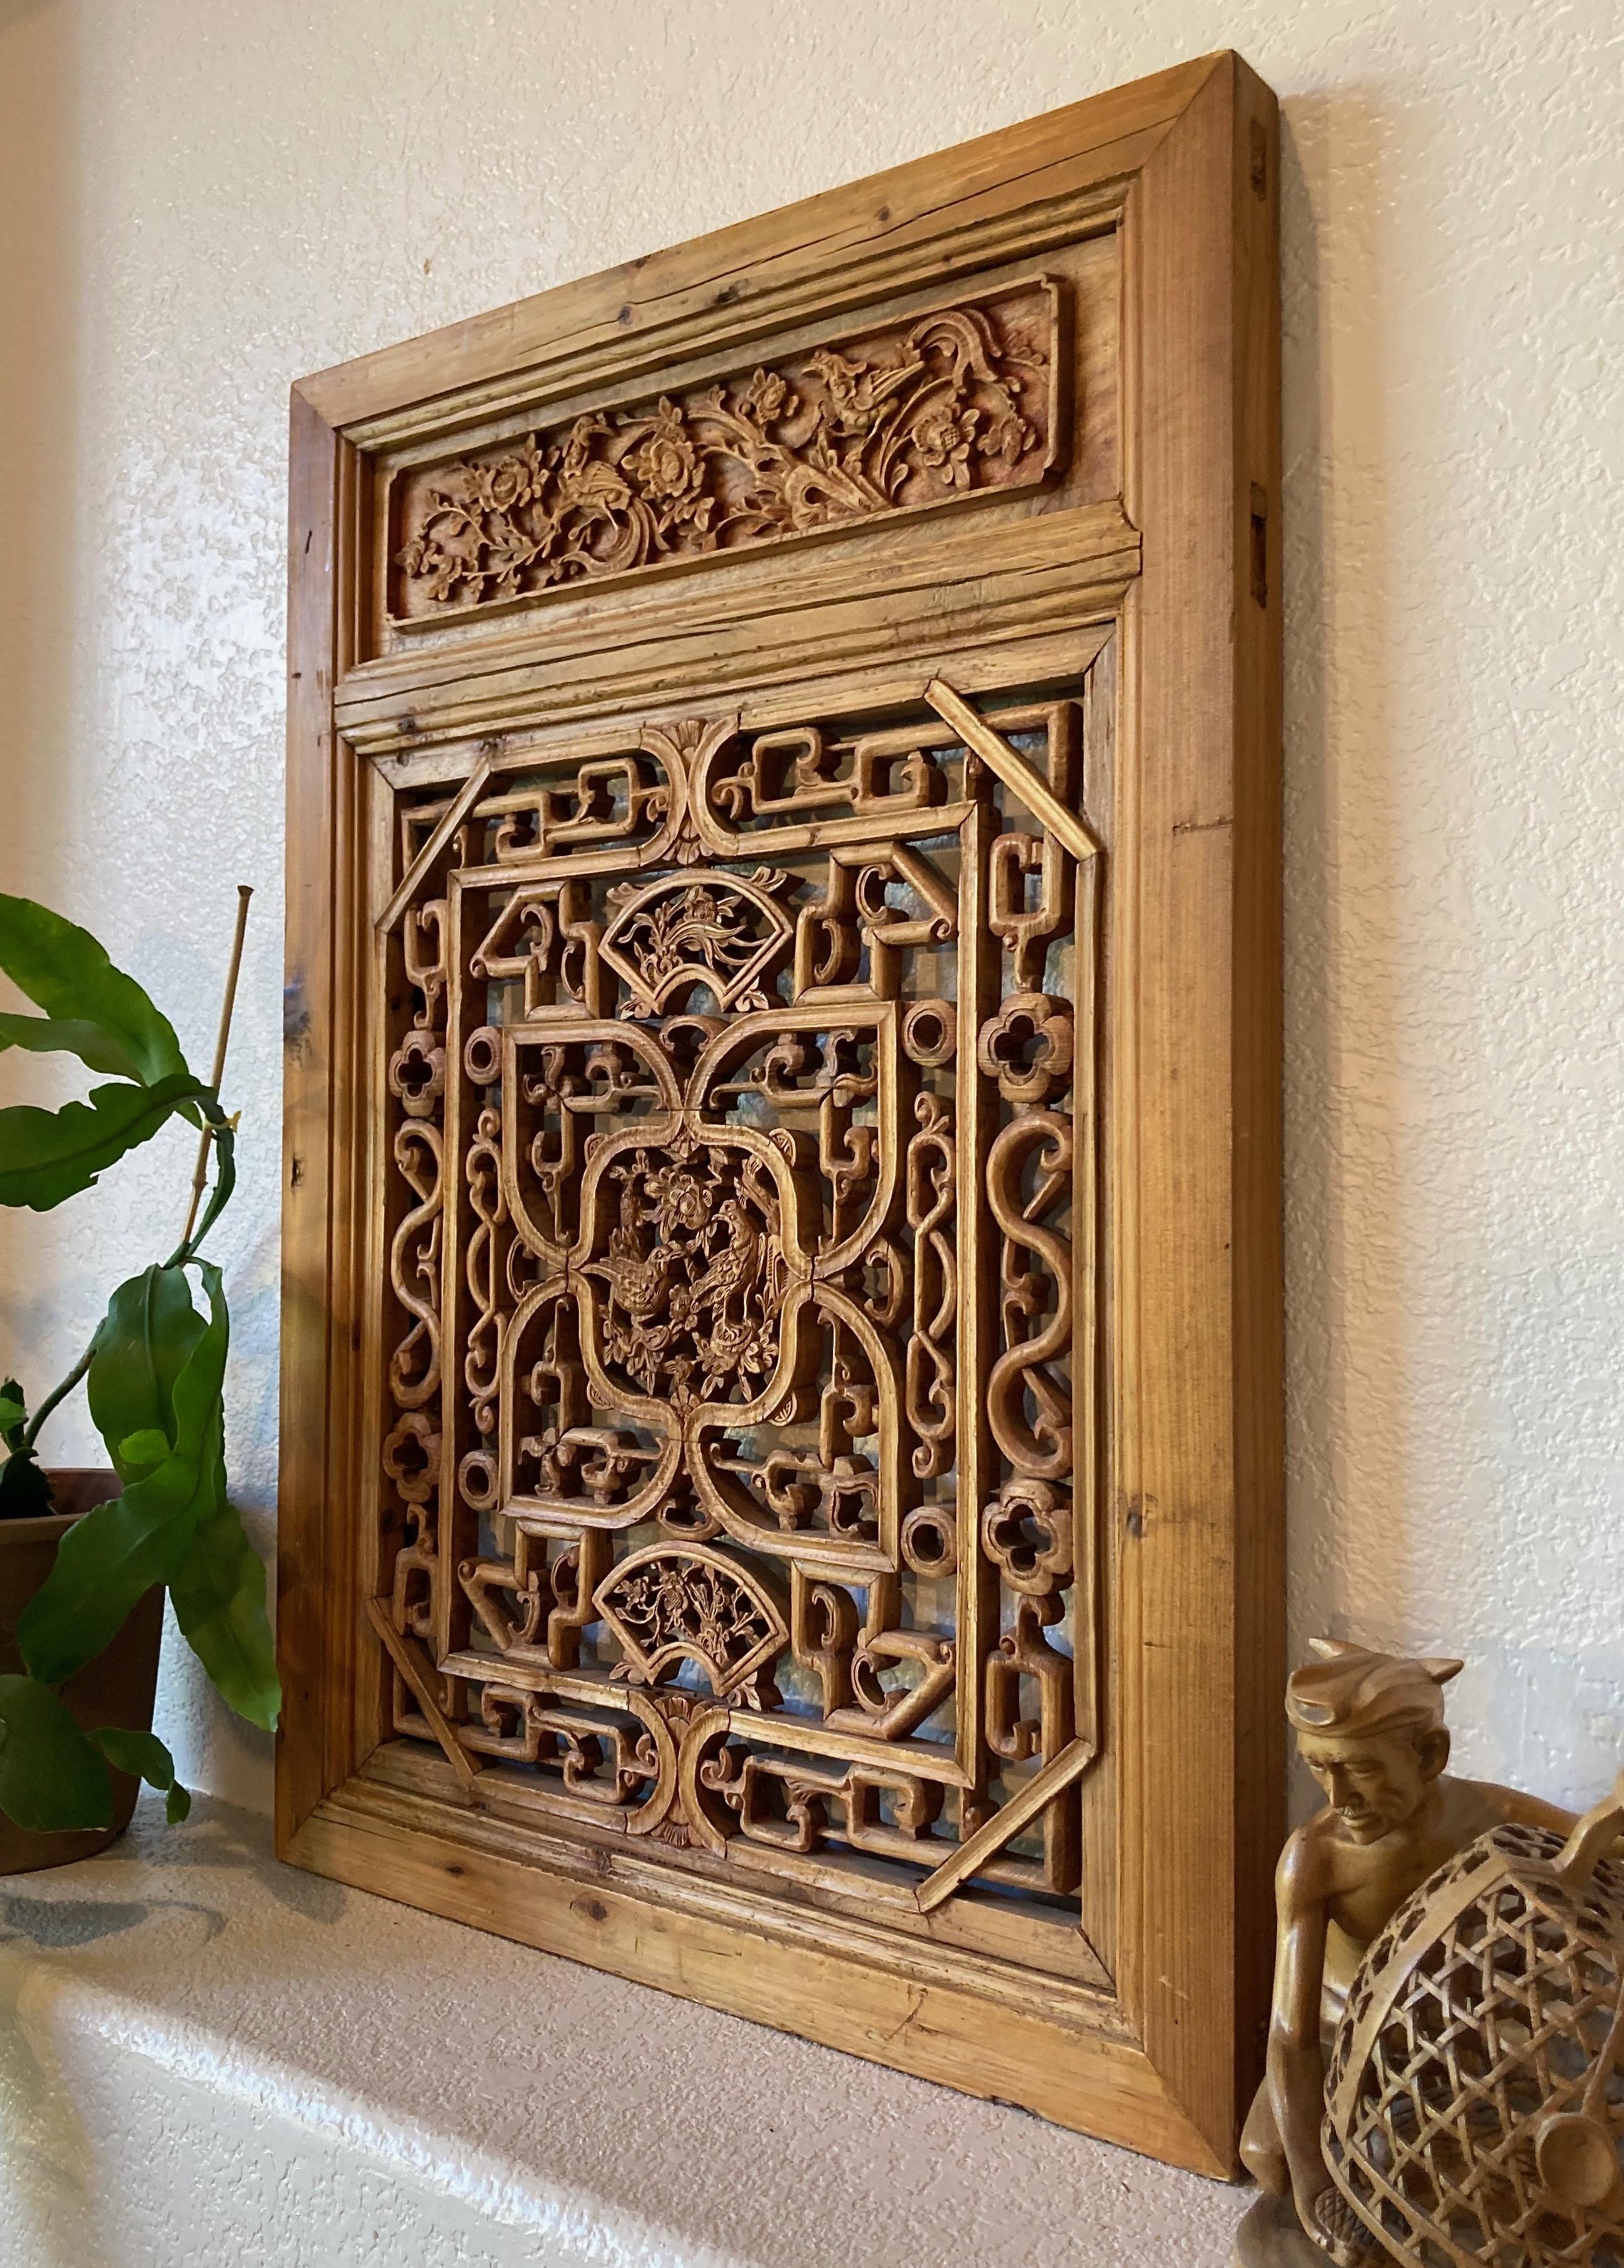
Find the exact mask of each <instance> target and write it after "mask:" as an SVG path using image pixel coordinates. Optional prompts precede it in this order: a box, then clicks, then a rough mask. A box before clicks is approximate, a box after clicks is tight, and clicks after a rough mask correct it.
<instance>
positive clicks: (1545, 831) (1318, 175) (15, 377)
mask: <svg viewBox="0 0 1624 2268" xmlns="http://www.w3.org/2000/svg"><path fill="white" fill-rule="evenodd" d="M1616 24H1617V16H1616V10H1615V8H1614V7H1613V4H1612V0H1569V4H1567V5H1562V4H1556V0H1550V4H1539V5H1537V6H1536V5H1533V4H1523V5H1518V6H1508V5H1504V4H1501V5H1493V4H1487V0H1424V4H1423V0H1403V4H1385V5H1361V4H1358V0H1308V4H1293V0H1231V4H1229V5H1226V6H1220V5H1217V4H1215V0H1156V4H1153V5H1149V6H1147V5H1144V4H1142V0H1135V4H1130V0H1093V4H1091V5H1084V4H1083V0H998V4H996V5H995V6H993V7H988V5H987V4H986V0H870V4H868V5H865V6H862V7H852V6H847V7H827V6H812V5H811V4H807V0H775V4H771V5H768V4H766V0H480V4H474V0H337V4H334V0H326V4H320V5H318V4H313V0H209V4H207V5H200V4H198V0H96V4H89V0H85V4H74V0H0V232H3V234H0V260H3V261H4V268H3V269H0V326H3V328H0V514H3V515H4V527H0V799H3V803H0V808H4V814H5V818H4V826H3V827H0V886H4V887H8V888H25V889H26V890H28V891H30V892H31V893H33V894H35V895H42V896H44V897H46V898H48V899H49V900H51V901H52V902H55V904H57V905H58V906H60V907H62V908H63V909H65V910H68V911H70V912H72V913H74V914H76V915H77V916H79V917H82V918H84V919H85V920H87V921H89V922H91V923H92V924H93V926H94V927H95V928H96V929H97V930H98V931H99V933H100V934H101V935H102V936H103V937H104V939H106V940H107V943H108V945H109V946H110V947H111V948H112V949H113V951H114V954H115V956H116V957H119V958H121V959H123V960H124V961H127V962H128V964H129V966H130V967H132V968H135V969H136V971H137V972H138V973H139V974H140V975H141V976H143V978H145V979H146V980H147V981H148V983H150V984H151V987H152V989H153V990H154V991H155V992H156V993H157V994H158V997H159V998H160V999H162V1000H164V1001H165V1002H166V1003H167V1004H169V1005H171V1006H172V1008H173V1011H174V1012H175V1016H176V1020H177V1022H178V1024H179V1025H180V1029H181V1033H182V1035H183V1038H184V1040H185V1041H186V1042H187V1045H188V1047H189V1048H190V1049H192V1050H193V1051H194V1054H195V1060H198V1061H206V1059H207V1056H208V1050H209V1035H210V1033H211V1030H212V1024H213V1018H214V1013H215V1003H216V999H217V986H218V974H219V968H220V963H221V960H222V956H223V952H224V939H225V937H226V934H227V931H228V928H229V923H230V919H231V908H232V902H233V894H232V887H231V886H232V884H233V883H234V882H236V881H237V880H239V879H240V880H247V881H252V882H254V884H255V885H257V887H258V889H259V893H260V895H259V896H258V898H257V900H256V902H255V915H254V927H253V931H252V933H251V940H250V945H249V951H248V958H247V961H246V970H245V983H244V991H243V998H242V1007H241V1015H240V1020H239V1031H238V1038H237V1042H236V1047H235V1050H234V1055H233V1061H232V1065H231V1078H230V1082H229V1087H228V1100H229V1101H231V1103H233V1104H240V1105H241V1106H242V1108H243V1112H244V1121H243V1136H242V1158H243V1165H244V1170H245V1184H246V1185H245V1189H244V1193H243V1196H242V1197H241V1199H240V1201H239V1204H238V1205H237V1207H236V1209H235V1211H234V1212H233V1213H232V1215H231V1217H230V1219H229V1222H228V1224H227V1226H226V1229H225V1233H224V1234H223V1236H222V1238H221V1240H220V1248H221V1250H222V1252H223V1253H224V1256H225V1257H226V1258H227V1259H228V1261H229V1263H230V1276H231V1289H232V1295H233V1300H234V1305H235V1313H236V1329H237V1341H236V1344H237V1353H236V1359H235V1363H234V1367H233V1371H232V1375H231V1418H232V1437H231V1453H232V1457H233V1461H234V1466H235V1470H236V1474H237V1476H238V1480H239V1488H240V1491H241V1493H242V1495H243V1498H244V1499H245V1501H246V1503H247V1504H249V1505H250V1506H254V1507H257V1508H259V1509H260V1510H261V1513H264V1512H265V1511H266V1509H267V1508H268V1506H269V1504H270V1502H271V1499H272V1491H273V1476H274V1465H275V1450H276V1442H275V1410H276V1381H275V1368H276V1353H275V1347H276V1154H277V1114H278V1108H279V1086H278V1082H279V1064H278V1050H277V1005H278V988H279V981H280V958H281V939H280V901H281V891H280V875H279V870H280V863H281V856H282V851H281V811H282V747H281V726H282V641H283V556H282V554H283V449H284V424H285V413H286V394H287V387H288V382H289V380H290V379H291V378H293V377H294V376H296V375H298V373H300V372H305V371H307V370H311V369H314V368H318V367H320V366H321V365H326V364H329V363H333V362H336V361H339V360H340V359H342V358H343V357H347V356H350V355H355V354H358V353H361V352H363V351H364V350H367V349H369V348H371V347H375V346H379V345H382V344H384V343H385V342H387V341H390V340H393V339H397V338H400V337H403V336H405V335H408V334H409V333H412V332H415V331H418V330H422V329H424V328H428V327H429V326H430V325H433V324H436V323H440V322H444V321H445V320H449V319H451V318H452V317H456V316H459V315H465V314H468V313H474V312H475V311H477V310H479V309H481V308H483V307H487V306H492V305H495V304H496V303H498V302H500V301H503V300H505V299H509V298H514V297H517V296H518V295H519V294H521V293H524V292H526V291H534V290H536V289H538V288H540V286H543V285H546V284H553V283H555V282H558V281H560V280H561V279H562V278H565V277H568V276H575V275H577V274H580V273H583V272H585V271H588V270H591V269H596V268H599V267H601V266H603V265H605V264H606V263H607V262H610V261H618V260H621V259H622V258H625V257H627V256H628V255H629V254H636V253H639V252H643V251H646V250H649V249H650V248H652V247H656V246H658V245H661V244H664V243H666V242H670V241H672V240H674V239H680V238H682V237H685V236H687V235H689V234H691V233H693V232H696V231H699V230H702V229H707V228H712V227H715V226H717V225H720V224H722V223H724V222H727V221H731V220H736V219H739V218H740V217H744V216H746V215H748V214H750V213H753V212H755V211H757V210H761V209H763V208H766V207H768V206H771V205H775V204H778V203H783V202H784V201H786V200H788V199H790V198H793V197H797V196H800V195H805V194H806V193H808V192H810V191H812V190H816V189H819V188H825V187H826V186H827V185H829V184H831V183H834V182H836V181H841V180H848V179H850V178H852V177H855V176H856V175H859V174H862V173H867V172H869V171H871V169H873V168H875V167H878V166H885V165H888V164H891V163H893V162H894V161H896V160H898V159H901V158H908V157H911V156H913V155H915V154H916V153H918V152H921V151H929V150H933V149H937V148H940V147H942V146H944V145H945V144H950V143H952V142H954V141H957V140H959V139H961V138H963V137H964V136H968V135H972V134H976V133H979V132H981V131H982V130H984V129H988V128H990V127H995V126H999V125H1003V124H1004V123H1006V122H1010V121H1012V120H1015V119H1018V118H1020V117H1023V116H1025V115H1027V114H1031V113H1033V112H1035V111H1039V110H1041V109H1044V108H1047V107H1050V106H1052V105H1054V104H1057V103H1061V102H1065V101H1069V100H1071V99H1074V98H1075V97H1077V96H1079V95H1083V94H1086V93H1089V92H1091V91H1093V90H1095V89H1097V88H1100V87H1104V86H1106V85H1111V84H1112V83H1113V82H1116V81H1120V80H1124V79H1128V78H1131V77H1136V76H1138V75H1139V74H1141V73H1143V72H1144V71H1147V70H1153V69H1156V68H1157V67H1159V66H1161V65H1163V64H1165V63H1172V62H1175V61H1177V60H1179V59H1180V58H1183V57H1186V56H1188V55H1196V54H1200V53H1201V52H1203V51H1205V50H1208V49H1210V48H1217V47H1221V46H1225V45H1231V46H1236V47H1238V48H1241V50H1242V51H1243V52H1244V53H1245V54H1246V55H1247V56H1248V58H1249V59H1250V61H1251V62H1252V63H1253V64H1254V65H1255V66H1256V67H1257V68H1258V69H1259V70H1260V71H1261V72H1262V73H1263V74H1264V75H1265V77H1268V79H1269V80H1270V81H1271V82H1272V83H1273V85H1275V87H1276V88H1277V90H1278V91H1279V93H1280V95H1281V97H1282V102H1283V107H1284V117H1285V157H1284V164H1283V178H1284V236H1285V255H1284V256H1285V320H1286V354H1285V417H1286V465H1287V480H1286V499H1285V506H1286V522H1287V525H1286V536H1287V578H1286V593H1287V605H1288V625H1287V650H1288V673H1287V698H1286V770H1287V782H1288V799H1289V823H1288V831H1287V857H1288V865H1289V874H1288V907H1289V949H1290V961H1289V1019H1290V1021H1289V1047H1288V1064H1289V1082H1290V1094H1289V1148H1288V1159H1289V1170H1290V1243H1289V1258H1290V1377H1291V1386H1290V1459H1291V1498H1290V1502H1291V1538H1292V1594H1293V1602H1294V1636H1295V1638H1296V1641H1297V1643H1298V1645H1299V1646H1300V1643H1301V1641H1302V1639H1303V1638H1304V1636H1305V1635H1306V1634H1307V1632H1308V1631H1311V1630H1312V1629H1314V1628H1317V1627H1319V1626H1321V1625H1324V1624H1330V1625H1331V1626H1333V1627H1334V1628H1336V1629H1337V1630H1339V1631H1344V1632H1347V1633H1350V1634H1353V1635H1356V1636H1361V1637H1364V1638H1370V1639H1372V1640H1385V1641H1390V1642H1391V1641H1408V1642H1412V1643H1414V1644H1416V1645H1425V1646H1429V1647H1436V1648H1448V1649H1451V1650H1453V1651H1458V1652H1459V1653H1464V1654H1466V1655H1467V1656H1469V1657H1470V1662H1471V1667H1470V1668H1469V1670H1468V1673H1467V1675H1466V1677H1465V1678H1464V1679H1463V1680H1462V1681H1461V1683H1460V1685H1459V1688H1458V1689H1457V1690H1458V1694H1459V1699H1458V1701H1457V1703H1456V1706H1455V1717H1456V1721H1457V1724H1458V1726H1459V1729H1460V1732H1461V1734H1463V1735H1464V1745H1465V1747H1466V1749H1467V1751H1468V1752H1469V1754H1470V1755H1471V1756H1472V1757H1473V1759H1474V1760H1475V1761H1476V1762H1477V1764H1479V1765H1480V1766H1481V1768H1483V1769H1487V1770H1490V1771H1497V1772H1503V1773H1505V1774H1508V1775H1510V1776H1511V1777H1513V1778H1525V1779H1527V1780H1528V1781H1530V1782H1532V1783H1534V1784H1537V1785H1538V1786H1540V1787H1542V1788H1544V1789H1547V1790H1548V1791H1549V1792H1551V1793H1554V1794H1562V1795H1576V1794H1579V1793H1588V1792H1590V1791H1592V1790H1594V1789H1595V1788H1596V1787H1597V1786H1598V1784H1599V1783H1600V1782H1602V1781H1603V1780H1604V1779H1605V1778H1606V1777H1608V1776H1609V1775H1610V1774H1611V1772H1612V1771H1613V1768H1614V1766H1615V1765H1616V1764H1618V1763H1619V1762H1620V1761H1624V1641H1621V1640H1620V1636H1619V1629H1620V1614H1619V1608H1620V1600H1621V1598H1624V1519H1620V1513H1621V1512H1624V1501H1621V1498H1624V1488H1621V1479H1624V1392H1621V1391H1620V1385H1621V1381H1620V1367H1621V1366H1620V1321H1619V1318H1620V1314H1621V1313H1624V1298H1621V1296H1620V1290H1621V1285H1624V1231H1621V1227H1620V1223H1621V1221H1624V1142H1621V1141H1620V1138H1619V1130H1620V1123H1621V1121H1624V1108H1621V1107H1620V1106H1621V1105H1624V1074H1621V1072H1620V1022H1621V1020H1624V1019H1621V1007H1624V950H1621V948H1620V923H1619V920H1618V915H1617V901H1618V889H1619V879H1620V854H1621V853H1624V783H1621V782H1620V774H1619V760H1618V740H1619V733H1618V727H1617V724H1616V721H1615V720H1616V718H1618V717H1619V715H1620V712H1621V711H1624V626H1621V625H1624V574H1621V572H1620V525H1619V506H1620V475H1624V415H1621V414H1620V409H1621V405H1620V369H1621V368H1624V289H1621V288H1620V283H1621V279H1620V272H1619V260H1620V244H1621V243H1624V164H1621V161H1620V146H1621V135H1620V128H1621V126H1624V120H1621V118H1620V63H1621V61H1624V52H1621V48H1620V34H1619V32H1618V30H1617V28H1616ZM7 1074H8V1079H9V1078H10V1065H9V1064H8V1066H7ZM46 1076H47V1075H46V1074H44V1073H40V1079H41V1081H42V1082H43V1080H44V1079H45V1078H46ZM186 1152H187V1144H186V1141H185V1138H184V1137H183V1136H181V1135H180V1133H179V1132H178V1131H177V1132H175V1133H173V1135H172V1136H171V1137H170V1138H169V1143H168V1147H167V1148H166V1150H165V1154H164V1155H163V1156H162V1157H161V1158H160V1157H159V1156H158V1155H156V1154H152V1153H148V1154H146V1155H144V1156H143V1157H142V1158H140V1159H138V1160H131V1161H129V1162H127V1164H126V1165H125V1166H124V1167H121V1169H120V1170H119V1171H118V1172H117V1173H116V1174H115V1175H113V1176H112V1177H110V1179H109V1182H108V1183H107V1186H106V1187H105V1188H104V1189H102V1190H101V1191H99V1192H98V1193H96V1194H94V1195H92V1197H87V1198H84V1199H81V1200H79V1201H78V1202H77V1204H74V1205H73V1206H71V1207H70V1209H68V1210H67V1211H63V1212H62V1213H60V1214H57V1215H55V1216H52V1217H49V1218H48V1219H45V1220H44V1221H43V1222H40V1223H37V1224H36V1223H34V1222H33V1221H31V1220H24V1221H22V1222H18V1221H15V1220H11V1219H7V1220H5V1221H4V1222H0V1356H3V1357H4V1359H7V1360H15V1361H16V1362H17V1363H18V1365H19V1366H21V1367H22V1368H24V1369H25V1370H26V1373H28V1376H29V1379H30V1381H31V1382H33V1383H34V1384H36V1385H37V1384H38V1383H39V1381H41V1380H43V1379H44V1378H45V1376H46V1375H47V1373H50V1372H53V1371H55V1369H57V1368H60V1367H61V1366H62V1365H63V1364H65V1362H66V1361H67V1360H68V1359H70V1357H71V1355H72V1354H73V1353H74V1352H75V1351H77V1347H78V1346H79V1344H81V1343H82V1341H83V1338H84V1336H85V1332H86V1330H87V1329H88V1328H89V1326H90V1324H91V1323H92V1321H93V1319H94V1316H95V1314H96V1313H97V1311H98V1309H99V1305H100V1302H101V1300H102V1299H103V1297H104V1296H105V1292H106V1291H107V1287H108V1285H110V1283H111V1282H112V1281H113V1280H114V1278H115V1277H116V1276H117V1275H121V1274H123V1273H126V1272H128V1271H129V1270H131V1269H133V1268H135V1267H136V1266H138V1265H141V1264H143V1263H144V1262H145V1261H146V1260H147V1259H148V1258H149V1257H151V1256H155V1255H156V1254H158V1252H159V1251H160V1250H161V1249H162V1248H163V1246H164V1243H165V1241H166V1240H167V1239H168V1238H169V1237H170V1236H171V1235H172V1233H173V1229H174V1226H175V1225H176V1221H177V1218H178V1216H179V1215H180V1212H181V1211H182V1210H183V1203H184V1201H183V1197H182V1191H181V1183H182V1181H183V1180H184V1176H185V1172H186V1167H187V1156H186ZM55 1440H56V1445H57V1449H58V1454H59V1455H61V1456H62V1457H64V1458H65V1457H66V1456H67V1455H68V1454H70V1452H72V1451H74V1450H75V1449H77V1448H81V1447H84V1446H85V1442H84V1440H83V1436H82V1434H81V1437H80V1439H79V1440H77V1441H76V1440H74V1438H73V1428H72V1427H70V1426H63V1427H62V1429H60V1431H59V1432H57V1434H56V1436H55ZM261 1534H264V1535H268V1520H263V1519H262V1521H261ZM164 1710H165V1729H167V1730H168V1731H170V1733H171V1734H173V1736H175V1737H176V1739H177V1741H178V1743H179V1746H180V1749H181V1752H182V1757H183V1764H184V1767H185V1769H186V1770H187V1774H188V1776H189V1777H191V1778H193V1779H194V1780H195V1783H197V1784H200V1785H202V1786H205V1787H212V1788H215V1789H216V1790H218V1791H220V1792H222V1793H232V1794H235V1795H237V1796H238V1797H239V1798H240V1799H243V1800H248V1801H250V1802H254V1803H263V1802H264V1801H265V1800H266V1799H267V1795H268V1761H267V1755H266V1749H265V1745H264V1744H261V1743H259V1742H255V1741H254V1739H253V1738H252V1737H251V1736H247V1735H245V1734H243V1733H241V1732H240V1730H239V1729H234V1728H232V1727H231V1726H230V1725H229V1724H228V1723H227V1721H226V1719H224V1714H223V1712H218V1711H217V1710H216V1709H215V1708H214V1707H213V1706H212V1705H210V1704H209V1701H208V1700H207V1697H205V1696H202V1695H201V1694H200V1693H199V1690H198V1689H197V1686H196V1683H195V1680H194V1679H193V1678H192V1677H191V1675H190V1674H189V1673H188V1671H187V1669H186V1668H185V1667H184V1666H183V1665H177V1666H174V1667H173V1668H172V1672H171V1675H170V1678H169V1682H168V1683H167V1685H166V1688H165V1703H164Z"/></svg>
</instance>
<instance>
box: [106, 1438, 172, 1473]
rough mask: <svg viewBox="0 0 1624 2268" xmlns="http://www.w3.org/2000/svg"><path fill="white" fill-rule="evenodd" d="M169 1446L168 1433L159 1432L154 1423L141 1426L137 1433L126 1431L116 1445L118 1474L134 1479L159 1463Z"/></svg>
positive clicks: (167, 1452) (161, 1461) (167, 1451)
mask: <svg viewBox="0 0 1624 2268" xmlns="http://www.w3.org/2000/svg"><path fill="white" fill-rule="evenodd" d="M171 1446H172V1444H171V1442H170V1439H169V1436H168V1434H167V1433H160V1432H158V1428H157V1426H156V1425H146V1426H143V1428H142V1430H141V1431H140V1432H137V1433H126V1434H125V1436H124V1438H123V1440H121V1442H120V1443H119V1446H118V1452H117V1463H118V1469H119V1473H120V1476H121V1478H124V1479H128V1480H134V1479H136V1478H137V1477H138V1476H140V1475H141V1474H142V1473H143V1472H145V1471H147V1470H148V1469H150V1468H151V1466H153V1465H161V1464H162V1463H163V1462H164V1460H165V1457H166V1456H167V1455H168V1454H169V1452H170V1448H171Z"/></svg>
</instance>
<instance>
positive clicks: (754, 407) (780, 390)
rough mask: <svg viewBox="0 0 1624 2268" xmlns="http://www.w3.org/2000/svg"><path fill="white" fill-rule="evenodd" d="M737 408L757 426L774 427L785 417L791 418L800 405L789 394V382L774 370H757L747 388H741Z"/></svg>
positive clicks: (793, 395) (794, 397)
mask: <svg viewBox="0 0 1624 2268" xmlns="http://www.w3.org/2000/svg"><path fill="white" fill-rule="evenodd" d="M799 408H800V403H799V401H797V398H796V396H795V394H793V393H792V392H791V390H790V382H789V380H788V379H785V378H783V377H781V376H780V374H779V373H778V372H777V371H775V370H758V371H756V372H754V373H753V375H752V377H751V379H750V382H749V384H748V385H747V386H746V387H743V388H741V390H740V393H739V409H740V410H741V411H742V413H743V414H744V416H746V417H750V418H753V419H754V421H755V423H757V424H758V425H775V424H777V423H780V422H781V421H782V420H783V419H784V418H786V417H793V416H794V415H795V413H796V411H797V409H799Z"/></svg>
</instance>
